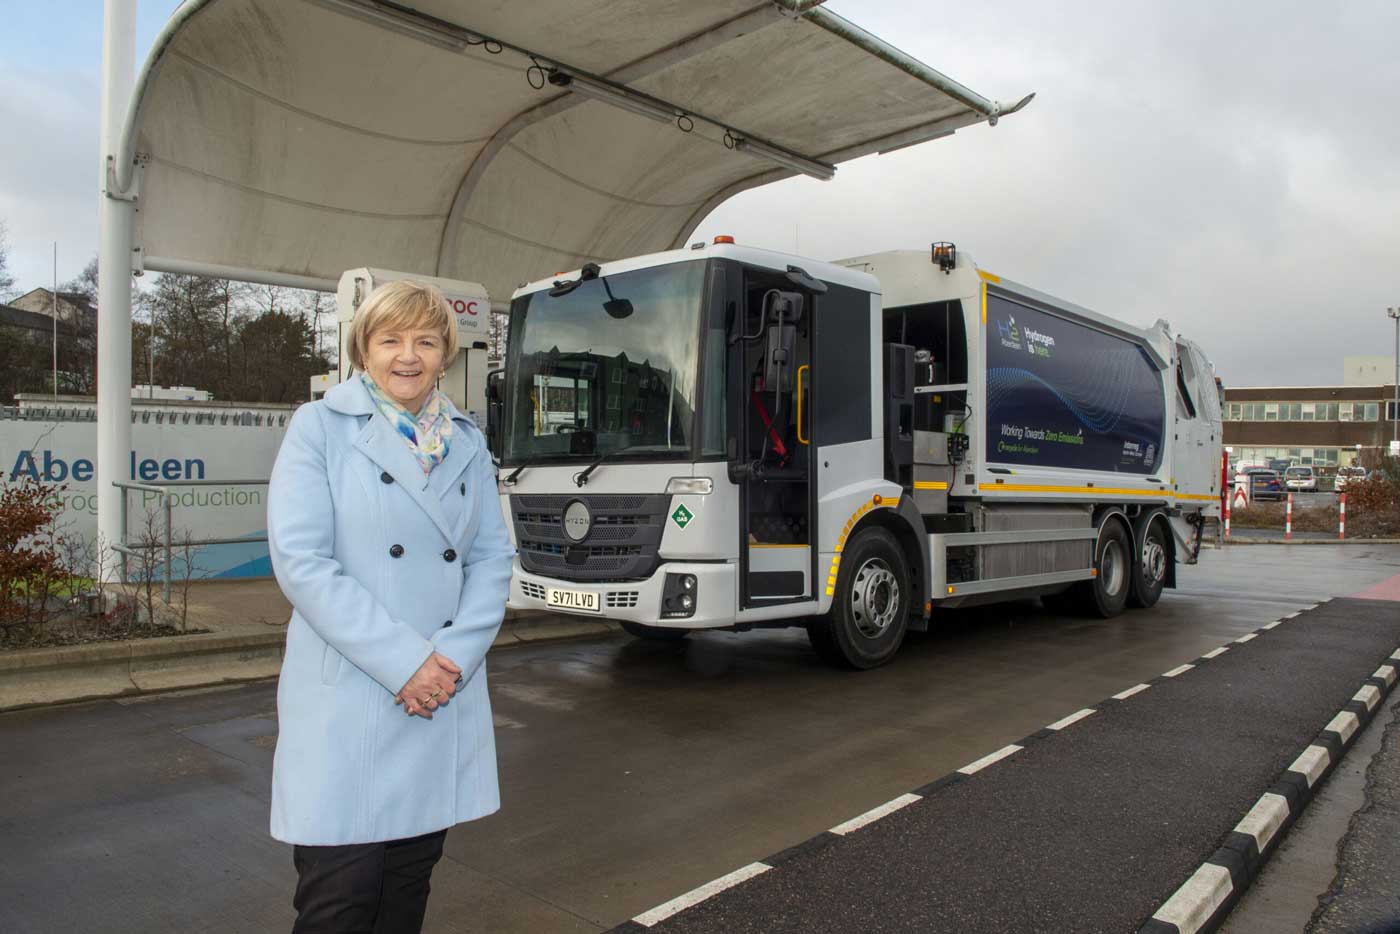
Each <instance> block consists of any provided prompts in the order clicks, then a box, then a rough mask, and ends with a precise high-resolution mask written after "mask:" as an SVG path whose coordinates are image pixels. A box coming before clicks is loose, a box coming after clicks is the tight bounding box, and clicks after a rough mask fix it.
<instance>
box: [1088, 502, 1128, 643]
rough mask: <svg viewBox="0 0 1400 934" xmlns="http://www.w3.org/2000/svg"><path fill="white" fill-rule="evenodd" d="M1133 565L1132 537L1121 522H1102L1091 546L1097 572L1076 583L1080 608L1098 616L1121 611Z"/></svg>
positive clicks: (1113, 520) (1102, 617)
mask: <svg viewBox="0 0 1400 934" xmlns="http://www.w3.org/2000/svg"><path fill="white" fill-rule="evenodd" d="M1135 564H1136V562H1134V561H1133V545H1132V539H1130V538H1129V537H1128V533H1127V532H1126V531H1125V530H1124V529H1123V523H1121V522H1119V521H1117V520H1116V519H1109V520H1107V521H1106V522H1104V524H1103V527H1102V528H1101V529H1099V538H1098V542H1097V544H1096V546H1095V549H1094V570H1095V571H1096V572H1097V573H1096V574H1095V575H1094V577H1093V579H1092V580H1087V581H1084V582H1083V583H1082V584H1080V585H1079V586H1080V590H1079V593H1080V595H1081V598H1082V600H1083V605H1084V609H1085V610H1087V611H1088V612H1089V613H1091V614H1093V615H1094V616H1097V617H1099V618H1101V619H1110V618H1112V617H1114V616H1117V615H1118V614H1119V613H1122V612H1123V607H1124V606H1126V605H1127V603H1128V591H1129V590H1130V589H1132V576H1133V567H1134V565H1135Z"/></svg>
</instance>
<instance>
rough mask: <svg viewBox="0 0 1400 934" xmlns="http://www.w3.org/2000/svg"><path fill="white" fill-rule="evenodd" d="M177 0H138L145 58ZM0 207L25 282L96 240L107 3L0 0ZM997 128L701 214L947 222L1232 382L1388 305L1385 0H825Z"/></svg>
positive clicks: (778, 224) (1394, 94)
mask: <svg viewBox="0 0 1400 934" xmlns="http://www.w3.org/2000/svg"><path fill="white" fill-rule="evenodd" d="M175 5H176V4H175V3H174V2H173V0H143V2H142V3H141V4H140V11H141V19H140V33H139V38H138V49H139V53H138V57H139V58H140V59H141V60H144V57H145V53H146V50H147V49H148V48H149V46H150V44H151V42H152V41H153V39H154V38H155V35H156V32H157V31H158V30H159V28H160V25H161V23H162V22H163V21H164V19H165V17H166V16H168V14H169V12H170V10H171V9H173V8H174V6H175ZM0 6H3V8H4V12H5V17H6V29H5V31H4V32H3V34H0V88H3V89H4V92H3V93H0V126H4V127H5V128H6V129H7V130H8V131H9V132H8V133H7V134H6V136H7V141H6V144H5V145H4V146H3V147H0V219H3V220H5V221H6V222H7V223H8V226H9V241H10V248H11V270H12V272H13V273H14V274H15V275H16V276H17V277H18V278H19V280H20V282H19V284H20V285H21V286H23V287H32V286H36V285H41V284H47V283H48V282H49V280H50V279H51V277H52V272H51V262H52V260H51V251H52V242H53V241H54V240H55V239H56V240H58V241H59V251H60V252H59V277H60V279H66V278H69V277H71V276H72V275H73V274H75V273H76V272H77V271H78V269H80V268H81V266H82V265H83V264H84V263H85V262H86V261H87V260H88V259H89V258H90V257H91V256H93V255H94V254H95V253H96V248H97V247H96V244H97V233H96V213H97V209H96V201H97V199H96V194H95V192H96V186H97V169H96V154H97V125H98V117H97V109H98V66H99V63H100V58H101V19H102V4H101V2H100V0H50V2H45V3H21V2H19V0H0ZM829 6H830V7H831V9H833V10H835V11H836V12H838V13H840V14H842V15H843V16H846V17H847V18H848V19H851V20H853V21H855V22H857V23H858V24H860V25H861V26H864V27H865V28H867V29H868V30H870V31H871V32H873V33H875V34H876V35H879V36H881V37H884V38H886V39H888V40H890V41H892V42H894V44H896V45H898V46H900V47H901V48H903V49H904V50H905V51H907V52H909V53H910V54H912V55H914V56H915V57H917V58H920V59H922V60H923V61H925V62H927V63H928V64H930V65H932V66H933V67H935V68H937V69H939V70H940V71H943V72H944V73H945V74H947V75H949V76H950V77H952V78H955V79H956V80H958V81H961V82H962V83H963V84H966V85H967V86H969V87H971V88H972V89H973V90H975V91H977V92H979V93H981V94H983V95H985V96H987V97H993V98H999V99H1001V100H1003V101H1013V100H1015V99H1017V98H1019V97H1020V96H1021V95H1023V94H1025V93H1026V92H1028V91H1035V92H1036V94H1037V96H1036V99H1035V101H1034V102H1033V103H1032V104H1031V105H1030V107H1028V108H1027V109H1026V110H1025V111H1023V112H1022V113H1020V114H1016V115H1014V116H1011V117H1008V118H1006V119H1005V120H1004V121H1002V123H1001V124H1000V125H999V126H997V127H995V128H989V127H986V126H978V127H974V128H970V129H966V130H962V131H959V132H958V133H957V134H956V135H955V136H953V137H951V138H948V139H943V140H939V141H936V142H933V143H929V144H926V145H924V146H919V147H915V148H913V149H908V150H904V151H901V152H898V153H893V154H891V155H888V156H878V157H870V158H867V159H863V160H860V161H858V162H853V163H848V164H845V165H843V166H842V167H841V168H840V170H839V171H838V172H837V177H836V179H835V180H834V181H832V182H826V183H822V182H816V181H812V180H808V179H795V180H792V181H789V182H783V183H779V184H777V185H773V186H770V187H768V188H766V189H762V190H758V191H753V192H748V193H746V194H743V195H740V196H739V197H737V198H735V199H733V200H732V201H730V202H729V203H727V204H726V205H724V206H722V207H721V208H720V209H719V210H717V211H716V212H715V214H714V215H712V216H711V218H710V219H709V220H708V221H707V222H706V223H705V224H703V225H702V227H701V230H700V233H701V234H703V235H706V236H709V235H712V234H715V233H729V234H733V235H735V236H736V237H737V238H738V239H739V240H740V241H741V242H747V243H753V244H756V245H762V246H769V247H773V248H776V249H784V250H791V249H792V248H793V247H794V245H796V247H797V248H798V250H799V251H800V252H801V253H803V254H804V255H809V256H813V257H816V258H818V259H833V258H837V257H842V256H850V255H855V254H859V253H869V252H875V251H878V250H886V249H896V248H918V249H922V248H925V247H927V245H928V244H929V243H930V242H931V241H934V240H952V241H955V242H956V243H957V244H958V247H959V249H960V250H963V251H966V252H967V253H969V254H971V255H972V256H973V257H975V258H976V260H977V262H978V263H979V265H981V266H982V267H983V268H986V269H989V270H991V271H993V272H996V273H1000V274H1002V275H1005V276H1007V277H1008V278H1011V279H1015V280H1017V281H1021V282H1024V283H1026V284H1028V285H1032V286H1035V287H1036V288H1039V289H1041V290H1042V291H1046V292H1050V293H1052V294H1055V295H1058V296H1061V297H1063V298H1066V299H1069V300H1071V301H1074V302H1077V303H1079V304H1081V305H1085V306H1087V307H1089V308H1092V309H1094V310H1096V311H1099V312H1102V313H1105V314H1108V315H1112V316H1115V317H1119V318H1123V319H1125V320H1128V321H1131V322H1134V323H1137V324H1140V325H1148V324H1151V322H1152V321H1154V320H1155V319H1157V318H1159V317H1164V318H1167V319H1168V320H1170V321H1171V322H1172V323H1173V324H1174V325H1176V327H1177V328H1178V329H1179V330H1180V331H1181V332H1182V333H1184V334H1186V335H1188V336H1190V337H1193V338H1195V339H1196V340H1197V341H1199V342H1200V343H1201V344H1203V345H1204V346H1205V347H1206V349H1207V352H1208V353H1209V354H1210V355H1211V357H1212V358H1213V359H1214V360H1215V362H1216V366H1217V369H1218V371H1219V373H1220V375H1221V376H1222V378H1223V379H1224V380H1225V382H1226V384H1227V385H1234V386H1241V385H1259V384H1269V385H1277V384H1296V383H1340V382H1341V380H1342V375H1341V360H1342V357H1343V356H1345V355H1348V354H1368V353H1369V354H1380V353H1386V354H1389V353H1390V352H1391V351H1390V348H1391V346H1392V340H1393V335H1394V331H1393V329H1392V326H1391V325H1392V323H1391V321H1390V320H1389V319H1387V318H1386V315H1385V308H1386V306H1387V305H1400V47H1397V38H1400V4H1397V3H1394V2H1383V0H1372V2H1352V3H1336V4H1318V3H1315V2H1307V3H1304V2H1277V0H1274V2H1262V0H1255V2H1245V0H1238V2H1233V3H1229V4H1224V3H1219V2H1218V0H1212V2H1207V0H1188V2H1172V3H1167V2H1146V0H1143V2H1124V0H1116V2H1064V3H1054V4H1046V3H1033V2H1028V0H1026V2H1002V3H994V4H967V3H962V4H954V3H940V2H930V0H832V2H831V3H830V4H829Z"/></svg>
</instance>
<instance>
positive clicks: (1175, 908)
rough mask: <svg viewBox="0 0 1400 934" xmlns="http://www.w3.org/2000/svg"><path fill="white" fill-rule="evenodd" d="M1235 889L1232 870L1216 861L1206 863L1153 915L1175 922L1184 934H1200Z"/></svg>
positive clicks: (1159, 919)
mask: <svg viewBox="0 0 1400 934" xmlns="http://www.w3.org/2000/svg"><path fill="white" fill-rule="evenodd" d="M1232 891H1234V886H1233V885H1231V883H1230V870H1228V869H1226V868H1225V867H1224V866H1217V865H1215V864H1214V863H1203V864H1202V865H1201V868H1200V869H1197V870H1196V871H1195V872H1194V873H1192V874H1191V878H1189V879H1187V880H1186V884H1185V885H1183V886H1182V887H1181V888H1179V889H1177V890H1176V893H1175V894H1174V895H1172V897H1171V898H1169V899H1167V903H1166V904H1165V905H1163V906H1162V907H1161V908H1158V909H1157V913H1156V914H1155V915H1153V916H1152V917H1153V918H1155V919H1157V920H1158V921H1165V922H1166V923H1167V924H1175V925H1176V928H1177V930H1178V931H1180V932H1181V934H1196V932H1197V931H1199V930H1200V929H1201V928H1202V927H1204V926H1205V923H1206V922H1207V921H1209V920H1210V916H1211V915H1213V914H1214V913H1215V910H1216V909H1217V908H1219V907H1220V906H1221V905H1222V904H1224V903H1225V899H1227V898H1229V897H1230V893H1231V892H1232Z"/></svg>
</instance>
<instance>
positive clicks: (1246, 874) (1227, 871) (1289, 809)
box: [1138, 649, 1400, 934]
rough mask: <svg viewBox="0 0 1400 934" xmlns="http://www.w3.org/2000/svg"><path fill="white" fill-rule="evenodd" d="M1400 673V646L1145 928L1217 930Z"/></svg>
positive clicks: (1181, 933) (1186, 932)
mask: <svg viewBox="0 0 1400 934" xmlns="http://www.w3.org/2000/svg"><path fill="white" fill-rule="evenodd" d="M1398 680H1400V649H1397V650H1396V651H1395V652H1393V653H1391V655H1390V657H1389V658H1387V659H1386V660H1385V661H1384V662H1382V663H1381V666H1380V667H1379V668H1377V669H1376V671H1375V673H1374V674H1372V675H1371V676H1370V677H1369V678H1367V679H1366V680H1365V681H1363V682H1362V683H1361V686H1360V688H1359V689H1358V690H1357V692H1356V694H1355V695H1353V696H1352V699H1351V700H1350V701H1348V702H1347V703H1346V704H1345V705H1343V707H1342V709H1341V710H1340V711H1338V713H1337V715H1336V716H1335V717H1333V718H1332V720H1331V722H1329V723H1328V724H1327V726H1326V727H1324V728H1323V730H1322V732H1321V733H1319V734H1318V736H1317V738H1316V739H1314V740H1313V741H1312V743H1311V744H1309V745H1308V746H1307V747H1306V748H1304V749H1303V750H1302V752H1301V753H1300V754H1299V755H1298V757H1297V758H1296V759H1295V760H1294V761H1293V764H1292V765H1290V766H1289V767H1288V768H1287V769H1286V770H1285V771H1284V773H1283V774H1282V775H1281V776H1280V777H1279V780H1278V781H1277V782H1276V783H1275V784H1274V785H1273V786H1272V787H1271V788H1270V789H1269V790H1268V791H1266V792H1264V794H1263V795H1262V796H1261V797H1260V798H1259V800H1258V801H1257V802H1256V803H1255V804H1254V806H1253V807H1252V808H1251V809H1250V810H1249V812H1248V813H1247V814H1246V815H1245V816H1244V818H1243V819H1242V820H1241V821H1240V823H1239V824H1238V825H1236V827H1235V829H1234V830H1233V831H1231V832H1230V834H1229V835H1228V836H1227V838H1226V840H1225V843H1224V845H1223V846H1221V847H1220V849H1218V850H1216V851H1215V853H1213V854H1212V855H1211V856H1210V858H1209V859H1207V860H1206V861H1205V862H1204V863H1202V864H1201V865H1200V867H1199V868H1197V870H1196V871H1195V872H1194V873H1193V874H1192V875H1191V877H1190V878H1189V879H1187V880H1186V882H1185V884H1183V885H1182V886H1181V888H1179V889H1177V890H1176V892H1175V893H1174V894H1173V895H1172V896H1171V898H1169V899H1167V901H1166V903H1164V904H1163V905H1162V907H1161V908H1159V909H1157V911H1156V912H1155V913H1154V914H1153V916H1152V917H1151V918H1149V919H1148V920H1147V922H1146V923H1145V924H1143V926H1142V927H1141V928H1139V929H1138V934H1198V932H1202V934H1209V932H1213V931H1216V930H1218V929H1219V928H1220V925H1221V924H1222V922H1224V920H1225V918H1226V917H1227V916H1228V915H1229V913H1230V911H1231V910H1232V909H1233V908H1234V907H1235V905H1236V904H1237V903H1238V902H1239V900H1240V898H1241V897H1242V896H1243V895H1244V892H1245V889H1247V888H1248V887H1249V885H1250V883H1251V882H1253V881H1254V880H1255V879H1256V878H1258V875H1259V871H1260V870H1261V869H1262V868H1263V866H1264V863H1266V862H1267V861H1268V859H1269V857H1270V856H1272V855H1273V854H1274V852H1275V851H1276V850H1277V849H1278V847H1279V844H1280V843H1281V841H1282V840H1283V837H1284V836H1285V834H1287V832H1288V830H1289V829H1290V828H1291V827H1292V826H1293V824H1294V823H1295V822H1296V821H1297V820H1298V816H1299V814H1301V813H1302V810H1303V808H1305V807H1307V805H1308V802H1309V801H1311V800H1312V798H1313V796H1314V795H1315V794H1316V793H1317V791H1318V789H1319V786H1320V785H1321V784H1322V783H1323V782H1324V781H1326V779H1327V777H1328V776H1330V775H1331V774H1332V773H1333V772H1334V771H1335V770H1336V768H1337V765H1338V763H1340V762H1341V759H1342V756H1344V755H1345V754H1346V752H1347V750H1348V749H1350V748H1351V745H1352V744H1353V743H1354V742H1355V741H1356V737H1357V736H1358V735H1359V734H1360V732H1361V730H1362V728H1363V727H1364V726H1365V725H1366V724H1367V723H1368V722H1370V719H1371V717H1373V716H1375V713H1376V711H1378V710H1380V709H1381V707H1382V705H1383V702H1384V701H1385V698H1386V697H1387V696H1388V695H1389V694H1390V692H1391V690H1392V689H1393V688H1394V686H1395V684H1396V682H1397V681H1398Z"/></svg>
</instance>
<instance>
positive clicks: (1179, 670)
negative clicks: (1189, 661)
mask: <svg viewBox="0 0 1400 934" xmlns="http://www.w3.org/2000/svg"><path fill="white" fill-rule="evenodd" d="M1195 667H1196V666H1195V665H1178V666H1176V667H1175V668H1173V669H1172V670H1171V671H1164V672H1162V677H1163V678H1175V677H1176V676H1177V675H1184V674H1186V672H1188V671H1190V670H1191V669H1192V668H1195Z"/></svg>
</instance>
